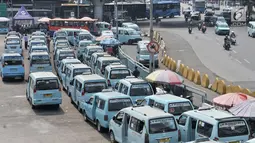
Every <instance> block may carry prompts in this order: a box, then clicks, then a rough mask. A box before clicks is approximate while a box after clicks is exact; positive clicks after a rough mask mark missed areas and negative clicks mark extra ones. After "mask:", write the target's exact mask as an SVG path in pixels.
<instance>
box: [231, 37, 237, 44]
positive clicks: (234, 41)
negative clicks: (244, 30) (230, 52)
mask: <svg viewBox="0 0 255 143" xmlns="http://www.w3.org/2000/svg"><path fill="white" fill-rule="evenodd" d="M230 42H231V45H236V38H235V37H231V38H230Z"/></svg>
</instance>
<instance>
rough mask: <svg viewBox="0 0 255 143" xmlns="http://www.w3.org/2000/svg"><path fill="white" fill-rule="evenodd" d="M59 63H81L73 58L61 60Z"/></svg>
mask: <svg viewBox="0 0 255 143" xmlns="http://www.w3.org/2000/svg"><path fill="white" fill-rule="evenodd" d="M61 62H62V63H68V62H81V61H80V60H78V59H75V58H66V59H63V60H62V61H61Z"/></svg>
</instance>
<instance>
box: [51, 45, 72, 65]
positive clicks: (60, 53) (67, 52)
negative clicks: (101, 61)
mask: <svg viewBox="0 0 255 143" xmlns="http://www.w3.org/2000/svg"><path fill="white" fill-rule="evenodd" d="M67 57H69V58H76V57H75V53H74V50H73V49H68V48H64V49H59V50H57V51H56V52H55V54H54V66H55V69H56V70H57V69H58V67H59V65H60V62H61V61H62V60H63V59H65V58H67Z"/></svg>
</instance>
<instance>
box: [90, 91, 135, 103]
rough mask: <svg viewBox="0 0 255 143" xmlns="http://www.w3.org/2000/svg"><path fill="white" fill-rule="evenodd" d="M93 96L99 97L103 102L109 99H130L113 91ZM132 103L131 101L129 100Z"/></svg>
mask: <svg viewBox="0 0 255 143" xmlns="http://www.w3.org/2000/svg"><path fill="white" fill-rule="evenodd" d="M94 95H95V96H96V95H97V96H99V97H100V98H102V99H104V100H109V99H116V98H129V99H131V98H130V96H128V95H125V94H123V93H120V92H115V91H110V92H109V91H102V92H98V93H96V94H94ZM131 101H132V100H131Z"/></svg>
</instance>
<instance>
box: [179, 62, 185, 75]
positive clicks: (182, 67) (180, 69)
mask: <svg viewBox="0 0 255 143" xmlns="http://www.w3.org/2000/svg"><path fill="white" fill-rule="evenodd" d="M183 69H184V64H180V67H179V74H180V75H183Z"/></svg>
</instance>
